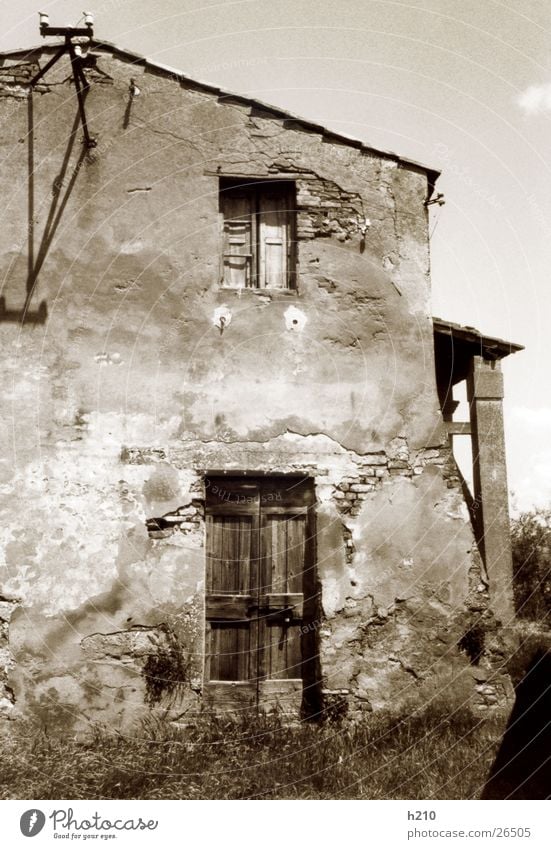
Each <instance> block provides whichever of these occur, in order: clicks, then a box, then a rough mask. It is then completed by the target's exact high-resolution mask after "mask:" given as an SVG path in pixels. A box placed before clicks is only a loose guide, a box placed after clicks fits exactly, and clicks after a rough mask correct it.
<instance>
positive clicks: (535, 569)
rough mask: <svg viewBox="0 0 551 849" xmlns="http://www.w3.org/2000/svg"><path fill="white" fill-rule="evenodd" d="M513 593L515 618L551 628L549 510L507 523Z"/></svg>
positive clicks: (539, 509) (533, 512) (526, 514)
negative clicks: (511, 552) (508, 525)
mask: <svg viewBox="0 0 551 849" xmlns="http://www.w3.org/2000/svg"><path fill="white" fill-rule="evenodd" d="M511 541H512V547H513V592H514V597H515V607H516V611H517V614H518V616H519V617H521V618H522V619H530V620H531V621H533V622H539V623H541V624H543V625H545V626H546V627H549V626H551V509H543V508H538V509H535V510H532V511H530V512H527V513H521V515H520V516H519V517H518V518H517V519H514V520H513V521H512V523H511Z"/></svg>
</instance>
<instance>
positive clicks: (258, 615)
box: [205, 477, 316, 716]
mask: <svg viewBox="0 0 551 849" xmlns="http://www.w3.org/2000/svg"><path fill="white" fill-rule="evenodd" d="M312 504H313V488H312V485H311V482H310V481H304V480H298V479H292V478H263V479H260V480H254V479H251V478H248V477H247V478H226V477H224V478H210V479H209V481H208V487H207V583H206V668H205V682H206V683H205V696H206V699H207V702H209V703H210V704H211V705H213V706H214V707H217V708H219V709H226V710H230V711H236V710H240V709H251V708H260V709H261V710H264V711H268V712H269V711H271V710H279V711H281V712H283V713H285V714H293V715H296V716H298V715H299V714H300V712H301V709H302V708H303V701H304V695H305V692H304V691H305V687H306V688H310V687H311V686H312V685H313V682H311V681H310V680H309V679H310V678H311V674H310V671H311V670H312V668H313V667H312V661H313V657H314V654H315V650H314V645H313V641H312V634H313V633H315V628H313V627H305V626H308V624H309V623H310V624H311V623H312V621H313V619H314V614H315V607H316V587H315V579H314V536H313V507H312Z"/></svg>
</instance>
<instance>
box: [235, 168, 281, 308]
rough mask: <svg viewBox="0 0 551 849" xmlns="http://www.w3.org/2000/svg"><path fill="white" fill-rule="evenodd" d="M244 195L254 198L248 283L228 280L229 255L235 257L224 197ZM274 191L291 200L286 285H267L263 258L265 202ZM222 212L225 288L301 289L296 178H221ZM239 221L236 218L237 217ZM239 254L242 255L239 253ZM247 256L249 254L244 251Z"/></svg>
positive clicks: (251, 289)
mask: <svg viewBox="0 0 551 849" xmlns="http://www.w3.org/2000/svg"><path fill="white" fill-rule="evenodd" d="M232 193H234V196H237V195H242V196H243V197H245V198H247V197H248V198H249V199H250V210H251V211H250V216H251V217H250V245H251V250H250V258H251V259H250V270H249V273H248V275H247V273H246V275H245V276H246V277H247V276H248V277H249V280H250V281H251V282H245V284H244V285H236V284H231V283H228V282H226V267H227V266H226V257H228V256H231V252H229V251H228V250H227V241H226V240H227V230H226V221H228V220H229V221H231V220H232V219H231V218H228V217H227V215H226V213H225V208H224V199H225V198H229V197H231V195H232ZM270 194H272V195H273V194H275V195H278V194H279V195H280V196H281V197H282V198H283V199H285V200H286V201H287V203H286V204H285V208H284V210H283V212H284V214H285V218H286V221H285V227H286V234H285V256H284V261H285V280H286V285H285V286H274V285H267V284H266V267H265V265H264V267H263V261H262V246H261V233H262V215H263V214H264V212H263V210H262V201H263V198H264V201H265V202H266V196H268V195H270ZM218 197H219V212H220V217H221V242H222V246H221V257H220V285H221V286H222V288H224V289H233V290H239V291H243V290H247V291H252V292H264V291H267V292H271V293H273V292H294V291H296V289H297V251H296V234H297V204H296V197H297V189H296V181H295V180H291V179H261V178H243V177H241V178H239V177H220V180H219V191H218ZM234 220H235V219H234ZM235 255H236V256H239V255H240V254H238V253H236V254H235ZM242 255H243V256H244V257H246V256H248V254H247V253H243V254H242Z"/></svg>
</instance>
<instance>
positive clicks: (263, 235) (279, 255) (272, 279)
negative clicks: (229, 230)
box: [259, 191, 291, 289]
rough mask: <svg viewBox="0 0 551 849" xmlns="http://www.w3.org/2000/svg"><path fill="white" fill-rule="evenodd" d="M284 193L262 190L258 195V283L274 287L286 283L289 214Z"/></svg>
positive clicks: (283, 287)
mask: <svg viewBox="0 0 551 849" xmlns="http://www.w3.org/2000/svg"><path fill="white" fill-rule="evenodd" d="M289 204H290V201H289V197H288V194H287V193H281V192H277V193H275V192H274V193H272V192H269V191H268V192H266V193H263V194H261V195H260V198H259V237H260V238H259V248H260V285H261V286H266V287H269V288H274V289H286V288H287V286H288V266H289V261H288V260H289V247H290V239H289V231H290V227H289V217H290V214H291V210H290V207H289Z"/></svg>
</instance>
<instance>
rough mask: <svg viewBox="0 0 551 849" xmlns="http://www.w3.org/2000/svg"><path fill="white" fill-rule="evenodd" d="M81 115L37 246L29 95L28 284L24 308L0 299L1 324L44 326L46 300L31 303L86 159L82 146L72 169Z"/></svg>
mask: <svg viewBox="0 0 551 849" xmlns="http://www.w3.org/2000/svg"><path fill="white" fill-rule="evenodd" d="M79 121H80V117H79V113H78V112H77V114H76V116H75V119H74V121H73V126H72V128H71V131H70V133H69V141H68V145H67V149H66V151H65V153H64V154H63V161H62V164H61V170H60V171H59V173H58V174H57V175H56V176H55V179H54V180H53V183H52V198H51V202H50V207H49V209H48V211H47V218H46V224H45V226H44V231H43V233H42V236H41V238H40V242H39V243H38V245H35V242H36V239H37V234H36V232H35V231H36V220H35V213H36V209H35V185H34V184H35V150H34V136H35V133H34V111H33V96H32V93H30V94H29V99H28V133H27V159H28V172H29V176H28V183H27V185H28V189H27V206H28V223H27V265H28V268H27V281H26V290H25V301H24V304H23V306H22V307H21V308H16V309H8V308H7V306H6V301H5V298H4V297H0V322H16V323H17V324H45V323H46V319H47V317H48V310H47V306H46V303H45V301H42V302H41V303H40V305H39V306H38V309H36V310H34V311H33V310H31V301H32V299H33V295H34V294H35V287H36V285H37V281H38V277H39V274H40V271H41V269H42V266H43V265H44V262H45V260H46V257H47V255H48V252H49V250H50V246H51V244H52V242H53V239H54V236H55V234H56V231H57V229H58V227H59V224H60V222H61V219H62V217H63V213H64V212H65V208H66V206H67V203H68V201H69V198H70V196H71V193H72V191H73V189H74V186H75V182H76V179H77V177H78V174H79V172H80V169H81V168H82V165H83V163H84V160H85V158H86V153H87V150H86V148H85V147H84V146H83V147H82V150H81V151H80V152H79V154H78V158H77V160H76V162H75V164H74V165H73V166H72V167H71V165H70V163H71V156H72V153H73V150H74V147H75V141H76V138H77V132H78V129H79Z"/></svg>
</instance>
